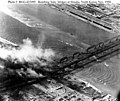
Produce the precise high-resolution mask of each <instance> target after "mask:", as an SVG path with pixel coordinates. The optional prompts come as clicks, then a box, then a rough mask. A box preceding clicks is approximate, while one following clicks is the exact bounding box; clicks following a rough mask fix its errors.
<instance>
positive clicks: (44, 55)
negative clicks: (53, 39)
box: [0, 38, 55, 65]
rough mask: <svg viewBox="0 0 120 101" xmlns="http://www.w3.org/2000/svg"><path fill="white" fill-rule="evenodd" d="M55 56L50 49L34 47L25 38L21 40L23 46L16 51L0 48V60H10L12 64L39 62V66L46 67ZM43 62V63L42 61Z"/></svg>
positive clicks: (14, 49)
mask: <svg viewBox="0 0 120 101" xmlns="http://www.w3.org/2000/svg"><path fill="white" fill-rule="evenodd" d="M54 56H55V52H54V51H53V50H52V49H42V48H41V47H40V46H39V47H34V45H33V44H32V41H31V40H30V39H29V38H27V39H24V40H23V44H21V45H20V47H19V48H18V49H16V48H11V49H6V48H5V47H2V48H0V58H2V59H5V60H7V59H8V58H10V59H11V60H12V61H13V62H16V60H17V61H18V62H21V63H24V62H33V63H34V62H39V63H40V65H47V63H48V62H51V61H52V57H54ZM43 60H44V61H43Z"/></svg>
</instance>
